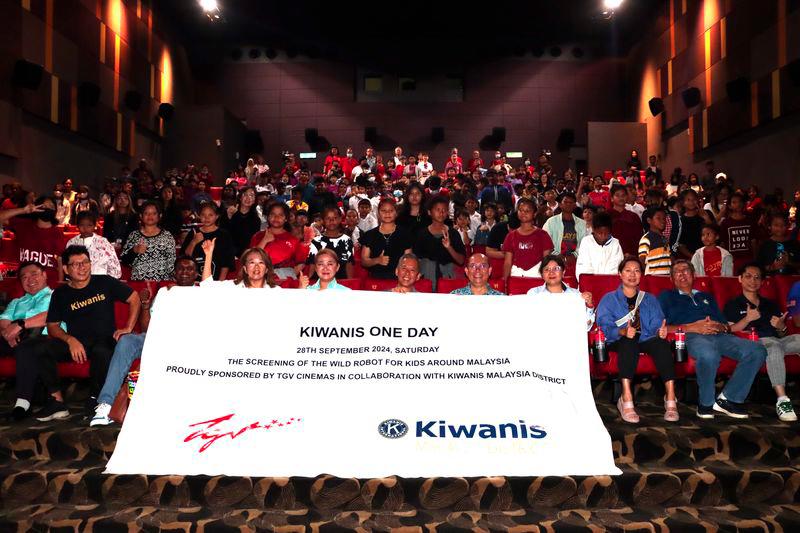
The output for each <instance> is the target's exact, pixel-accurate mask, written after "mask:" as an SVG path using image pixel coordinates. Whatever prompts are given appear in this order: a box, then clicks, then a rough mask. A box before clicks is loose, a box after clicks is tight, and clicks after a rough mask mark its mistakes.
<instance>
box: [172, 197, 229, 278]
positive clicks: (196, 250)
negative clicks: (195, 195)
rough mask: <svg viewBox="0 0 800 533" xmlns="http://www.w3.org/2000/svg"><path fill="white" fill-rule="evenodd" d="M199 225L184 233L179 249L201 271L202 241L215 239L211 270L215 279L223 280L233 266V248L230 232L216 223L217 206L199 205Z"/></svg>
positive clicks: (203, 258)
mask: <svg viewBox="0 0 800 533" xmlns="http://www.w3.org/2000/svg"><path fill="white" fill-rule="evenodd" d="M199 219H200V227H199V228H197V229H195V230H192V231H190V232H189V234H188V235H186V239H185V240H184V241H183V246H181V249H182V250H183V253H185V254H186V255H188V256H190V257H193V258H194V260H195V261H196V262H197V266H198V267H199V268H198V271H200V272H202V271H203V265H204V264H205V260H206V256H205V253H204V252H203V248H202V246H201V245H202V244H203V241H207V240H210V239H217V240H216V242H215V246H214V255H213V259H214V260H213V264H212V265H211V272H212V275H213V277H214V279H216V280H224V279H226V278H227V276H228V272H229V271H230V270H231V269H232V268H233V266H234V249H233V240H232V239H231V234H230V233H228V232H227V231H226V230H224V229H222V228H220V227H219V226H218V225H217V221H218V220H219V212H218V211H217V206H216V205H215V204H213V203H211V202H204V203H202V204H201V205H200V212H199Z"/></svg>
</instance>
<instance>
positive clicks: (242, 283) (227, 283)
mask: <svg viewBox="0 0 800 533" xmlns="http://www.w3.org/2000/svg"><path fill="white" fill-rule="evenodd" d="M216 240H217V239H216V238H215V239H209V240H207V241H203V244H202V247H203V253H204V254H205V255H206V260H205V262H204V263H203V276H202V278H203V281H201V282H200V286H201V287H226V288H239V289H280V286H278V285H277V284H276V283H275V271H274V270H273V268H272V261H270V259H269V256H268V255H267V252H265V251H264V250H263V249H261V248H248V249H247V250H245V251H244V252H243V253H242V255H241V257H240V262H241V266H240V267H239V272H238V273H237V274H236V279H225V280H222V281H215V280H214V277H213V276H212V275H211V273H212V267H211V265H212V259H213V256H214V244H215V242H216Z"/></svg>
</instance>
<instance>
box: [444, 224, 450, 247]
mask: <svg viewBox="0 0 800 533" xmlns="http://www.w3.org/2000/svg"><path fill="white" fill-rule="evenodd" d="M442 246H444V247H445V248H450V230H448V229H447V228H444V231H443V232H442Z"/></svg>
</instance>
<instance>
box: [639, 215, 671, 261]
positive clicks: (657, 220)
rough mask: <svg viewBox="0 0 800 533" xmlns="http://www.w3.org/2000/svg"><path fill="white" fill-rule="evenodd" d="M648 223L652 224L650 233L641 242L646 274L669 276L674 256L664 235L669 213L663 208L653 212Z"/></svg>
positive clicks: (640, 257)
mask: <svg viewBox="0 0 800 533" xmlns="http://www.w3.org/2000/svg"><path fill="white" fill-rule="evenodd" d="M646 222H647V223H648V224H650V231H648V232H647V233H645V234H644V235H643V236H642V238H641V239H640V240H639V259H640V260H641V261H642V263H644V265H645V270H644V273H645V274H654V275H657V276H668V275H669V269H670V266H671V265H672V254H671V253H670V249H669V241H667V238H666V237H664V235H663V231H664V228H665V227H666V226H667V212H666V211H665V210H664V209H663V208H657V209H654V210H651V211H650V212H649V213H648V214H647V220H646Z"/></svg>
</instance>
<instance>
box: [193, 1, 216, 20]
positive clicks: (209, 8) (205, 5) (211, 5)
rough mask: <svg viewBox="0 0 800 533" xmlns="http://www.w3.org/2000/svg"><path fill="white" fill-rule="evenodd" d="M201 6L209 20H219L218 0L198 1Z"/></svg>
mask: <svg viewBox="0 0 800 533" xmlns="http://www.w3.org/2000/svg"><path fill="white" fill-rule="evenodd" d="M198 2H199V4H200V8H201V9H202V10H203V13H205V15H206V16H207V17H208V18H209V20H211V21H215V20H219V19H220V14H219V5H218V4H217V0H198Z"/></svg>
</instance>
